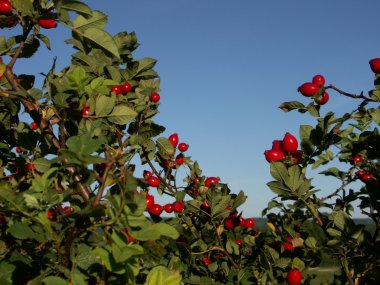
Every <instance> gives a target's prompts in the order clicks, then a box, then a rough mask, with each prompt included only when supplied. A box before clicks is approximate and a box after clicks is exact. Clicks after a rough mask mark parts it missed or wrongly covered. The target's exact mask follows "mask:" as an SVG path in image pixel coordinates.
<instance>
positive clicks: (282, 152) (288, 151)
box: [264, 133, 303, 164]
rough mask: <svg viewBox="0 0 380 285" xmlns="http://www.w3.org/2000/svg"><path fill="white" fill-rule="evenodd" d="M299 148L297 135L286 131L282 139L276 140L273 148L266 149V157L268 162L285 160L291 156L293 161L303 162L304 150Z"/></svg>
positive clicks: (296, 162) (295, 162)
mask: <svg viewBox="0 0 380 285" xmlns="http://www.w3.org/2000/svg"><path fill="white" fill-rule="evenodd" d="M297 148H298V141H297V139H296V137H295V136H293V135H292V134H290V133H286V134H285V135H284V138H283V139H282V140H274V141H273V142H272V148H271V149H268V150H266V151H264V155H265V159H266V160H267V161H268V162H272V161H283V160H285V159H286V158H290V161H291V163H293V164H300V163H302V155H303V152H302V151H301V150H299V149H297Z"/></svg>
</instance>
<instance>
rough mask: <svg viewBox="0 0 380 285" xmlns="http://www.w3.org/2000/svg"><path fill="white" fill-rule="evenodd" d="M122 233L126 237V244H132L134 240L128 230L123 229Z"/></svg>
mask: <svg viewBox="0 0 380 285" xmlns="http://www.w3.org/2000/svg"><path fill="white" fill-rule="evenodd" d="M124 233H125V234H126V235H127V237H128V242H134V241H135V238H134V237H133V236H131V234H130V233H129V231H128V229H127V228H125V229H124Z"/></svg>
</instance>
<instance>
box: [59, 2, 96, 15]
mask: <svg viewBox="0 0 380 285" xmlns="http://www.w3.org/2000/svg"><path fill="white" fill-rule="evenodd" d="M61 8H62V9H65V10H69V11H74V12H77V13H78V14H81V15H83V16H85V17H86V16H87V17H88V16H92V10H91V9H90V7H88V6H87V5H86V4H84V3H83V2H80V1H75V0H65V1H63V2H62V6H61Z"/></svg>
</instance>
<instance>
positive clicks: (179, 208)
mask: <svg viewBox="0 0 380 285" xmlns="http://www.w3.org/2000/svg"><path fill="white" fill-rule="evenodd" d="M146 209H147V211H148V212H149V213H150V214H152V215H153V216H156V217H159V216H160V215H161V214H162V212H163V211H165V212H166V213H168V214H170V213H172V212H174V213H182V212H183V210H184V209H185V204H184V203H183V202H182V201H175V202H173V203H168V204H165V205H164V206H162V205H160V204H157V203H156V202H155V199H154V196H153V195H150V194H149V193H146Z"/></svg>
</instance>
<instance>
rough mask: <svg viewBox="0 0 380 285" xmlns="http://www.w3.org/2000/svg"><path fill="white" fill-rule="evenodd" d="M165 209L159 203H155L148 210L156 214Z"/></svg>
mask: <svg viewBox="0 0 380 285" xmlns="http://www.w3.org/2000/svg"><path fill="white" fill-rule="evenodd" d="M163 210H164V208H163V207H162V206H161V205H159V204H153V205H152V206H150V207H149V208H148V212H149V213H151V214H152V215H155V216H159V215H161V213H162V211H163Z"/></svg>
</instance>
